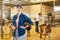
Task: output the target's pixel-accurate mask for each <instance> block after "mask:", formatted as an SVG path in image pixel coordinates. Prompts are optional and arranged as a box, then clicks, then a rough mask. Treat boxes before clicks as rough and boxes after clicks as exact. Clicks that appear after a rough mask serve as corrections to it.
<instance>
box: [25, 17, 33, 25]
mask: <svg viewBox="0 0 60 40" xmlns="http://www.w3.org/2000/svg"><path fill="white" fill-rule="evenodd" d="M25 22H28V23H29V24H30V25H33V22H32V21H31V19H30V18H29V17H27V16H25Z"/></svg>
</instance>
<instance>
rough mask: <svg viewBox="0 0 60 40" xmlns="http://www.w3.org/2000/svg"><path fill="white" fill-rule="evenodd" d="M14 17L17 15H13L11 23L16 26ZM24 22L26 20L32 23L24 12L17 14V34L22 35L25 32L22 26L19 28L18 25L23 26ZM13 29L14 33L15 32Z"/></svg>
mask: <svg viewBox="0 0 60 40" xmlns="http://www.w3.org/2000/svg"><path fill="white" fill-rule="evenodd" d="M16 19H17V15H14V16H13V25H14V26H15V27H16ZM25 22H28V23H29V24H30V25H32V21H31V20H30V19H29V18H28V17H27V16H26V15H24V14H22V13H21V15H20V16H19V23H18V35H19V36H22V35H24V34H25V30H26V29H23V28H20V26H24V25H25ZM15 31H16V30H14V34H15Z"/></svg>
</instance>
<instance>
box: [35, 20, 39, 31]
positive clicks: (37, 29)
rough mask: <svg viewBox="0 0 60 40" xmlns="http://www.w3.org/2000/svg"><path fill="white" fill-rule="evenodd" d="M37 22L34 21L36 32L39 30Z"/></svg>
mask: <svg viewBox="0 0 60 40" xmlns="http://www.w3.org/2000/svg"><path fill="white" fill-rule="evenodd" d="M38 24H39V22H38V21H36V22H35V25H36V28H35V31H36V32H39V28H38Z"/></svg>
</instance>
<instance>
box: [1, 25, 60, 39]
mask: <svg viewBox="0 0 60 40" xmlns="http://www.w3.org/2000/svg"><path fill="white" fill-rule="evenodd" d="M51 28H52V32H51V34H50V40H60V25H58V26H55V27H51ZM5 30H6V31H8V30H7V29H5ZM30 33H31V36H30V37H26V40H44V36H43V38H42V39H40V34H39V33H36V32H35V26H32V29H31V31H30ZM26 34H27V33H26ZM3 37H4V38H3V39H2V38H1V35H0V40H13V38H12V34H11V33H10V34H5V35H4V36H3ZM46 40H48V37H46Z"/></svg>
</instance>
